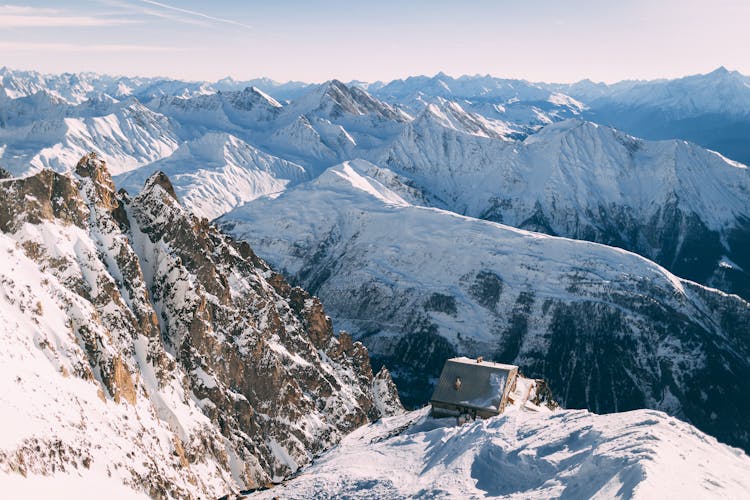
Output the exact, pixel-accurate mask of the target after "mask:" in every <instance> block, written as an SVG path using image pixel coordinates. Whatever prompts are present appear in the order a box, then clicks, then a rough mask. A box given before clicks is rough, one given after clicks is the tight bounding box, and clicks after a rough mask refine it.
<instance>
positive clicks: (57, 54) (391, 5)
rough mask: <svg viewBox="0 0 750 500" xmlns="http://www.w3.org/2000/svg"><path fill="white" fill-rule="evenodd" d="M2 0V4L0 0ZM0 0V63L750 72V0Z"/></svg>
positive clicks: (320, 70)
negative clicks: (720, 68) (4, 1)
mask: <svg viewBox="0 0 750 500" xmlns="http://www.w3.org/2000/svg"><path fill="white" fill-rule="evenodd" d="M0 2H2V0H0ZM10 2H11V3H7V4H5V5H3V4H1V3H0V66H2V65H5V66H8V67H11V68H19V69H36V70H39V71H43V72H63V71H97V72H104V73H111V74H127V75H163V76H172V77H178V78H187V79H200V80H204V79H206V80H213V79H218V78H221V77H223V76H227V75H230V76H232V77H234V78H237V79H248V78H253V77H259V76H268V77H271V78H274V79H276V80H282V81H283V80H290V79H295V80H305V81H323V80H327V79H330V78H339V79H343V80H351V79H360V80H367V81H374V80H378V79H380V80H390V79H393V78H401V77H405V76H408V75H414V74H429V75H432V74H435V73H437V72H438V71H444V72H446V73H448V74H451V75H454V76H458V75H461V74H492V75H495V76H501V77H514V78H525V79H528V80H535V81H536V80H544V81H563V82H567V81H575V80H579V79H582V78H591V79H594V80H603V81H615V80H620V79H625V78H657V77H675V76H681V75H686V74H692V73H702V72H708V71H710V70H712V69H714V68H716V67H718V66H720V65H724V66H726V67H728V68H730V69H736V70H739V71H741V72H743V73H745V74H750V51H749V50H748V48H750V29H748V26H750V0H711V1H707V0H651V1H648V0H619V1H611V2H610V1H603V0H599V1H594V0H567V1H565V0H523V1H519V0H513V1H510V0H463V1H460V2H459V1H455V2H454V1H445V0H400V1H396V0H379V1H371V0H370V1H358V0H349V1H342V0H320V1H313V0H308V1H305V0H247V1H227V0H213V1H202V2H199V1H192V0H185V1H178V0H159V1H152V0H73V1H67V2H62V1H49V0H47V1H42V0H39V1H35V0H27V1H23V2H22V1H16V2H15V3H13V1H12V0H10Z"/></svg>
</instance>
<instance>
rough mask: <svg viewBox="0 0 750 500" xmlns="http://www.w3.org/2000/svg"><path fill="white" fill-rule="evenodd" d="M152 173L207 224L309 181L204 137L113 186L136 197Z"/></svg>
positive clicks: (225, 139) (217, 135)
mask: <svg viewBox="0 0 750 500" xmlns="http://www.w3.org/2000/svg"><path fill="white" fill-rule="evenodd" d="M157 171H161V172H164V174H166V175H167V176H168V177H169V178H170V180H171V182H172V185H173V186H174V189H175V193H176V194H177V197H178V199H179V200H180V201H181V202H182V203H183V204H184V205H185V206H189V207H190V210H191V211H192V212H193V213H194V214H195V215H197V216H199V217H206V218H208V219H209V220H211V219H214V218H216V217H218V216H220V215H222V214H224V213H226V212H228V211H230V210H231V209H232V208H235V207H237V206H240V205H241V204H242V203H244V202H247V201H251V200H254V199H255V198H258V197H260V196H267V195H273V194H278V193H280V192H281V191H283V190H284V189H286V188H287V187H288V186H290V185H294V184H297V183H299V182H301V181H303V180H307V179H308V178H309V174H308V173H307V171H306V170H305V169H304V168H303V167H301V166H299V165H297V164H294V163H291V162H288V161H286V160H282V159H281V158H277V157H275V156H271V155H269V154H266V153H263V152H262V151H259V150H258V149H256V148H254V147H252V146H250V145H249V144H247V143H246V142H244V141H242V140H240V139H238V138H237V137H234V136H232V135H230V134H227V133H223V132H209V133H207V134H205V135H204V136H202V137H200V138H199V139H195V140H193V141H187V142H184V143H183V144H181V145H180V146H179V147H178V148H177V149H176V150H175V152H174V153H172V154H171V155H170V156H168V157H166V158H163V159H161V160H158V161H155V162H153V163H149V164H148V165H146V166H143V167H140V168H138V169H136V170H132V171H129V172H127V173H125V174H122V175H120V176H117V177H115V182H116V184H117V185H118V186H119V187H121V188H124V189H126V190H127V191H128V192H130V193H137V192H139V191H140V189H141V187H142V186H143V185H144V183H145V182H146V180H147V179H148V178H149V177H150V176H151V175H152V174H153V173H154V172H157Z"/></svg>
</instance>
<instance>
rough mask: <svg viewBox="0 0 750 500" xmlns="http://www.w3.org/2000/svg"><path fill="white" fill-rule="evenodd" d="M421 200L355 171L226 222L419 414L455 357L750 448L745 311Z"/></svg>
mask: <svg viewBox="0 0 750 500" xmlns="http://www.w3.org/2000/svg"><path fill="white" fill-rule="evenodd" d="M373 172H379V173H377V174H374V173H373ZM416 194H418V191H414V190H413V188H411V187H410V186H408V185H406V184H402V183H400V182H399V177H398V176H395V175H393V174H392V173H390V174H388V171H386V170H383V169H378V168H377V167H375V166H373V165H371V164H368V163H367V162H363V161H353V162H347V163H344V164H342V165H339V166H336V167H332V168H331V169H329V170H328V171H326V172H325V173H324V174H323V175H321V176H320V177H318V178H317V179H316V180H314V181H312V182H310V183H306V184H302V185H299V186H297V187H295V188H293V189H291V190H288V191H286V192H285V193H283V194H282V195H281V196H279V197H278V198H275V199H267V198H261V199H258V200H255V201H254V202H251V203H248V204H246V205H245V206H243V207H241V208H239V209H235V210H233V211H232V212H230V213H229V214H227V215H225V216H223V217H222V218H221V219H219V223H220V224H221V226H222V227H223V228H225V229H226V230H228V231H230V232H232V233H233V234H234V235H236V236H237V237H238V238H241V239H246V240H247V241H248V242H250V243H251V245H252V246H253V248H255V249H256V251H257V252H258V253H259V255H261V256H263V257H264V258H265V259H267V260H268V261H269V262H270V263H271V264H272V265H274V266H275V267H276V268H277V269H280V270H281V271H282V272H283V273H284V274H285V275H286V276H288V277H289V278H290V279H291V280H292V281H293V282H295V283H298V284H300V285H302V286H304V287H306V288H308V289H310V290H311V291H313V293H315V294H316V295H318V296H320V297H321V299H322V300H323V301H324V303H325V304H326V307H327V308H328V311H329V313H330V314H331V316H332V317H333V319H334V322H335V323H336V324H337V325H338V326H339V327H341V328H345V329H346V330H348V331H351V332H352V333H353V334H354V335H355V336H356V337H357V338H360V339H362V340H363V341H364V342H365V343H366V345H367V346H368V347H369V348H370V350H371V352H372V353H374V355H375V356H376V357H377V358H378V359H379V360H381V361H385V362H386V363H387V364H388V366H389V368H391V370H392V373H393V374H394V377H395V379H396V380H397V382H398V383H399V389H400V391H401V394H402V396H403V397H404V398H405V400H406V401H408V402H410V403H411V404H415V403H420V402H423V401H425V400H426V398H427V396H428V395H429V390H430V389H429V387H430V386H431V384H432V383H433V382H431V380H433V379H431V377H436V376H437V374H438V373H439V370H440V369H441V367H442V362H443V360H444V359H445V358H446V357H450V356H453V355H455V354H466V355H469V356H477V355H485V356H489V355H490V354H494V356H492V357H493V358H494V359H497V360H499V361H502V362H508V363H510V362H513V363H515V364H518V365H521V366H525V367H527V369H528V370H529V372H530V373H531V374H533V375H534V376H537V377H541V378H545V379H546V380H548V382H549V383H550V385H551V387H552V389H553V391H554V393H555V394H556V395H557V396H558V397H559V399H560V401H561V403H563V404H564V405H566V406H568V407H585V408H589V409H592V410H595V411H600V412H609V411H623V410H626V409H634V408H643V407H650V408H658V409H662V410H665V411H668V412H670V413H671V414H673V415H678V416H680V417H681V418H685V419H687V420H689V421H691V422H693V423H695V424H696V425H697V426H698V427H699V428H701V429H703V430H704V431H706V432H710V433H712V434H714V435H716V436H719V437H720V438H721V439H723V440H725V441H727V442H730V443H735V444H737V445H741V446H743V447H748V446H750V433H749V432H748V429H747V425H746V422H747V418H748V417H749V416H750V406H749V405H748V404H747V403H746V399H745V397H744V395H743V394H744V393H745V392H747V391H748V390H750V387H747V386H746V381H747V380H748V379H747V377H746V375H741V374H747V376H750V362H748V360H749V359H750V307H749V306H748V303H747V302H745V301H743V300H741V299H739V298H738V297H736V296H729V295H726V294H724V293H722V292H719V291H717V290H713V289H707V288H704V287H702V286H699V285H697V284H695V283H692V282H688V281H683V280H681V279H679V278H677V277H676V276H674V275H673V274H671V273H669V272H668V271H667V270H666V269H664V268H662V267H660V266H658V265H657V264H655V263H653V262H651V261H648V260H646V259H644V258H642V257H640V256H638V255H636V254H633V253H629V252H625V251H623V250H619V249H616V248H612V247H607V246H603V245H598V244H594V243H588V242H582V241H576V240H569V239H564V238H556V237H550V236H544V235H541V234H539V233H531V232H527V231H522V230H518V229H513V228H511V227H508V226H503V225H500V224H497V223H492V222H487V221H481V220H477V219H472V218H468V217H463V216H459V215H456V214H454V213H451V212H446V211H442V210H438V209H434V208H426V207H421V206H417V205H414V204H413V202H414V201H416V200H417V199H418V198H417V196H416ZM727 380H732V381H733V382H732V383H731V384H727V383H726V381H727ZM740 386H742V387H740ZM743 387H744V388H743ZM709 388H712V389H709ZM730 393H731V394H730ZM713 394H715V396H714V395H713ZM719 394H721V396H719Z"/></svg>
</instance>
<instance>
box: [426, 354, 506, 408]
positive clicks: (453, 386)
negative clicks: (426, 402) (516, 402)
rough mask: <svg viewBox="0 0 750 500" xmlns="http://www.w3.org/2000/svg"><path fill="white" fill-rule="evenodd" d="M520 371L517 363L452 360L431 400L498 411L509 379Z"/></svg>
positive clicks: (469, 359) (446, 367)
mask: <svg viewBox="0 0 750 500" xmlns="http://www.w3.org/2000/svg"><path fill="white" fill-rule="evenodd" d="M517 372H518V367H517V366H515V365H505V364H501V363H493V362H491V361H482V362H477V360H475V359H471V358H452V359H449V360H447V361H446V362H445V365H444V366H443V372H442V373H441V374H440V380H439V381H438V384H437V387H435V392H433V393H432V398H431V401H434V402H438V403H448V404H453V405H457V406H464V407H467V408H474V409H479V410H487V411H493V412H499V411H500V406H501V403H502V397H503V393H504V392H505V385H506V383H507V382H508V378H509V377H510V376H511V374H515V373H517ZM457 381H458V382H457Z"/></svg>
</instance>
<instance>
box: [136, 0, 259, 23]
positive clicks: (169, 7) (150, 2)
mask: <svg viewBox="0 0 750 500" xmlns="http://www.w3.org/2000/svg"><path fill="white" fill-rule="evenodd" d="M141 3H145V4H148V5H152V6H154V7H158V8H160V9H166V10H171V11H173V12H179V13H180V14H185V15H188V16H192V17H196V18H200V19H205V20H208V21H213V22H215V23H223V24H231V25H233V26H239V27H240V28H245V29H253V27H252V26H250V25H249V24H243V23H240V22H237V21H233V20H232V19H225V18H222V17H215V16H210V15H208V14H204V13H202V12H197V11H194V10H188V9H183V8H181V7H175V6H173V5H167V4H165V3H161V2H155V1H153V0H141Z"/></svg>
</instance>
